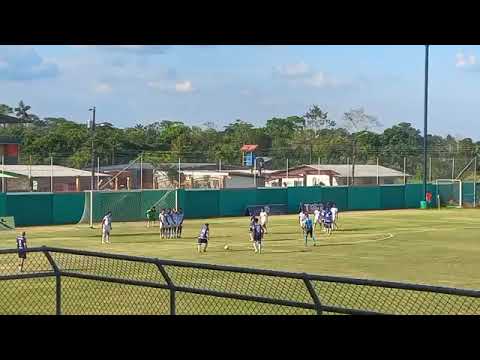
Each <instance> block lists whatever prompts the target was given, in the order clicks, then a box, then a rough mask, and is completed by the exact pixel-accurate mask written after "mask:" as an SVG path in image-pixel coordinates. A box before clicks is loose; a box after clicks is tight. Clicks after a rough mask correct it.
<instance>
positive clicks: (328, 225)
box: [323, 223, 332, 229]
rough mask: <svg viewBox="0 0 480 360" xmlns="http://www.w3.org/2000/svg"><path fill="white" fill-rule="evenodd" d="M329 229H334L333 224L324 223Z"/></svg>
mask: <svg viewBox="0 0 480 360" xmlns="http://www.w3.org/2000/svg"><path fill="white" fill-rule="evenodd" d="M323 225H324V226H325V227H326V228H327V229H330V228H331V227H332V223H324V224H323Z"/></svg>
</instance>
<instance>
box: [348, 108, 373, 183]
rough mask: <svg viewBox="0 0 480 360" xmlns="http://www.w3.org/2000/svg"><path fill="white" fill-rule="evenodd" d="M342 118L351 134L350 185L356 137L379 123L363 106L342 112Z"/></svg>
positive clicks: (353, 174) (353, 177)
mask: <svg viewBox="0 0 480 360" xmlns="http://www.w3.org/2000/svg"><path fill="white" fill-rule="evenodd" d="M343 119H344V121H345V124H346V127H347V129H349V130H350V132H351V134H352V185H355V158H356V152H357V140H358V137H359V136H361V134H362V133H364V132H367V131H370V130H374V129H376V128H379V127H380V126H381V124H380V122H379V121H378V120H377V118H376V117H375V116H372V115H368V114H366V113H365V110H364V109H363V108H358V109H351V110H350V111H348V112H346V113H344V116H343Z"/></svg>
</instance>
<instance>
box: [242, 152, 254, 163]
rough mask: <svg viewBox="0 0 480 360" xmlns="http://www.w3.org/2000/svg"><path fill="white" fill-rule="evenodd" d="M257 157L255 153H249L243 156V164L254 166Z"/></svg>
mask: <svg viewBox="0 0 480 360" xmlns="http://www.w3.org/2000/svg"><path fill="white" fill-rule="evenodd" d="M256 158H257V157H256V156H255V154H253V153H247V154H245V155H244V157H243V165H244V166H253V164H255V159H256Z"/></svg>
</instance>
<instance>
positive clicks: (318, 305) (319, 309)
mask: <svg viewBox="0 0 480 360" xmlns="http://www.w3.org/2000/svg"><path fill="white" fill-rule="evenodd" d="M303 276H304V277H303V282H304V283H305V286H306V287H307V290H308V292H309V293H310V296H311V297H312V300H313V303H314V304H315V307H316V310H317V315H322V303H321V302H320V299H319V298H318V295H317V293H316V292H315V289H314V288H313V286H312V283H311V282H310V280H309V279H308V277H307V274H303Z"/></svg>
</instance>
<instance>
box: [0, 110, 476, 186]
mask: <svg viewBox="0 0 480 360" xmlns="http://www.w3.org/2000/svg"><path fill="white" fill-rule="evenodd" d="M31 110H32V109H31V107H30V106H29V105H27V104H25V103H24V102H23V101H20V103H19V104H18V106H17V107H15V108H12V107H10V106H8V105H5V104H1V105H0V113H1V114H10V115H12V116H17V117H19V118H22V119H24V120H29V121H30V123H29V124H19V125H17V124H11V125H8V126H6V127H0V136H15V137H18V138H20V139H21V141H22V143H21V159H20V162H21V163H29V162H30V159H31V161H32V163H33V164H35V163H39V164H40V163H43V164H46V163H49V161H50V159H49V158H50V156H52V155H53V156H54V157H55V164H59V165H65V166H72V167H75V168H84V167H89V166H91V145H92V136H91V132H90V130H89V129H88V128H87V126H86V125H85V124H83V123H82V122H76V121H71V120H69V119H65V118H56V117H46V118H44V119H40V118H39V117H38V116H36V115H34V114H32V113H31ZM343 121H344V124H342V127H338V126H336V124H335V121H333V120H332V119H330V118H329V115H328V113H327V112H324V111H323V110H322V109H321V108H320V107H319V106H317V105H313V106H312V107H310V109H308V111H307V112H306V114H305V115H304V116H287V117H284V118H282V117H273V118H271V119H268V120H267V121H266V123H265V126H262V127H255V126H254V125H253V124H251V123H250V122H247V121H245V120H241V119H237V120H235V121H233V122H231V123H230V124H228V125H227V126H225V127H224V128H223V129H219V128H217V127H216V125H215V124H214V123H213V122H206V123H204V125H203V126H201V127H200V126H187V125H186V124H184V123H183V122H181V121H175V120H162V121H156V122H153V123H151V124H147V125H143V124H137V125H135V126H133V127H128V128H116V127H115V126H113V125H112V124H109V123H102V126H97V128H96V136H95V140H94V141H95V149H96V153H97V155H98V156H99V158H100V163H101V164H102V165H110V164H119V163H128V162H129V161H132V160H134V159H135V158H137V157H138V155H139V154H140V153H142V152H143V153H144V161H145V162H151V163H152V164H154V166H155V167H157V168H161V164H162V163H177V162H178V160H179V159H180V160H181V162H183V163H185V162H219V161H220V160H221V161H222V164H225V165H228V164H230V165H240V164H241V161H242V157H241V152H240V148H241V147H242V145H244V144H258V145H259V151H258V152H257V154H258V155H259V156H267V157H271V158H272V161H273V163H272V167H273V168H277V169H278V168H284V167H285V165H286V159H287V158H288V159H289V164H290V166H295V165H301V164H305V163H310V162H311V163H317V161H320V162H321V163H324V164H325V163H330V164H334V163H336V164H339V163H340V164H345V163H346V161H347V158H350V161H351V162H352V160H353V159H355V161H356V163H362V164H365V163H371V164H373V163H375V162H376V158H377V157H378V158H379V159H380V161H381V164H382V165H384V166H388V167H392V168H396V169H399V170H402V169H403V161H404V157H408V162H407V173H409V174H410V175H413V176H416V177H418V178H420V177H421V175H422V169H423V162H422V156H423V150H422V147H423V138H422V136H421V132H420V131H419V130H418V129H415V128H414V127H412V125H411V124H410V123H408V122H399V123H398V124H396V125H394V126H392V127H390V128H386V129H384V130H383V131H382V132H380V131H379V130H378V129H379V126H380V123H379V121H378V120H377V118H376V117H374V116H372V115H369V114H367V113H366V112H365V110H364V109H362V108H358V109H351V110H350V111H348V112H346V113H345V114H344V117H343ZM428 142H429V156H432V157H433V158H434V159H435V160H434V161H433V165H434V166H433V167H434V171H433V174H432V177H433V178H441V177H450V175H451V167H450V168H449V166H450V165H449V164H450V163H451V159H452V158H453V157H457V158H464V159H467V160H465V161H468V159H469V158H471V157H472V156H474V155H475V154H476V151H477V145H478V143H476V142H474V140H472V139H470V138H465V139H460V138H458V137H454V136H450V135H448V136H446V137H442V136H437V135H429V138H428ZM440 159H447V160H444V161H443V160H440ZM442 161H443V162H442ZM465 161H464V162H461V161H457V163H456V167H459V169H457V170H458V171H460V170H461V169H460V168H461V167H462V166H464V165H465V164H466V162H465ZM447 173H448V174H447ZM447 175H448V176H447ZM175 178H176V177H175Z"/></svg>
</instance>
